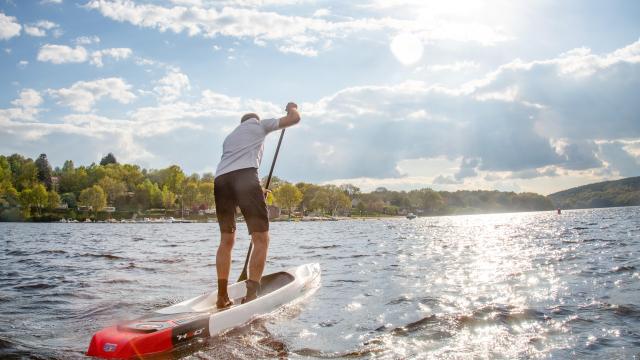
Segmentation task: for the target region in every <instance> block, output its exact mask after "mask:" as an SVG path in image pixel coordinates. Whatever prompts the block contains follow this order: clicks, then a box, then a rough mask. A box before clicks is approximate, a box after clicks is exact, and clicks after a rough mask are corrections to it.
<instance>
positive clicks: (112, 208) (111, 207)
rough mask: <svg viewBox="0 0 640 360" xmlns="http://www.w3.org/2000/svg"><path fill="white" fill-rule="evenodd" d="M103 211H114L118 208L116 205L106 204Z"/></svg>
mask: <svg viewBox="0 0 640 360" xmlns="http://www.w3.org/2000/svg"><path fill="white" fill-rule="evenodd" d="M102 211H104V212H108V213H112V212H115V211H116V208H115V207H114V206H106V207H105V208H104V209H102Z"/></svg>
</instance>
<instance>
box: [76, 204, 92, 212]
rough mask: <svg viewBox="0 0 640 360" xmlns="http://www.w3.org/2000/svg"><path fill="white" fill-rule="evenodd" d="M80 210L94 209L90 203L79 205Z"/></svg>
mask: <svg viewBox="0 0 640 360" xmlns="http://www.w3.org/2000/svg"><path fill="white" fill-rule="evenodd" d="M78 211H93V207H92V206H88V205H78Z"/></svg>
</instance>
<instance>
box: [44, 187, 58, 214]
mask: <svg viewBox="0 0 640 360" xmlns="http://www.w3.org/2000/svg"><path fill="white" fill-rule="evenodd" d="M58 206H60V195H58V193H57V192H55V191H49V193H48V194H47V208H49V209H51V210H53V209H55V208H57V207H58Z"/></svg>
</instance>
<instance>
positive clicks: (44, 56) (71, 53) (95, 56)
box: [38, 37, 132, 67]
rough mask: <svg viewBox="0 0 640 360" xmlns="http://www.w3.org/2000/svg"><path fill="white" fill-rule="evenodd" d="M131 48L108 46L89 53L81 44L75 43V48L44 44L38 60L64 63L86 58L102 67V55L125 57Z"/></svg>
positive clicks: (80, 60) (81, 40) (130, 52)
mask: <svg viewBox="0 0 640 360" xmlns="http://www.w3.org/2000/svg"><path fill="white" fill-rule="evenodd" d="M96 41H99V39H97V38H94V39H92V38H86V37H80V38H78V39H76V42H77V43H91V42H96ZM131 54H132V50H131V49H129V48H109V49H102V50H96V51H93V52H91V53H89V52H88V51H87V49H85V48H84V47H83V46H81V45H77V46H76V47H75V48H72V47H70V46H66V45H51V44H46V45H43V46H42V47H41V48H40V51H39V52H38V60H39V61H42V62H51V63H54V64H65V63H83V62H86V61H87V60H88V61H89V63H90V64H91V65H94V66H97V67H102V66H103V65H104V64H103V62H102V60H103V58H104V57H110V58H112V59H114V60H122V59H127V58H129V57H130V56H131Z"/></svg>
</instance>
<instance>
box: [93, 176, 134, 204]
mask: <svg viewBox="0 0 640 360" xmlns="http://www.w3.org/2000/svg"><path fill="white" fill-rule="evenodd" d="M98 185H100V187H101V188H102V189H103V190H104V192H105V194H106V195H107V202H108V203H109V204H115V202H116V199H117V198H119V197H121V196H124V194H125V193H126V191H127V186H126V185H125V183H124V182H122V181H120V180H116V179H113V178H111V177H109V176H105V177H103V178H102V179H100V181H98Z"/></svg>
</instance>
